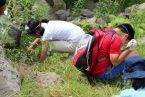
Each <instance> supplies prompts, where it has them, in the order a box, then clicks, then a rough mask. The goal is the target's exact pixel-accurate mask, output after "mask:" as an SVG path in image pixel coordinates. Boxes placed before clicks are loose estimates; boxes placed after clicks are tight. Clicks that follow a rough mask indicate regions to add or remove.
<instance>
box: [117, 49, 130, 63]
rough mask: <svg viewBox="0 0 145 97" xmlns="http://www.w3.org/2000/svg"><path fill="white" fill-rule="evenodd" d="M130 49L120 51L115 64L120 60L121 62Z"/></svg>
mask: <svg viewBox="0 0 145 97" xmlns="http://www.w3.org/2000/svg"><path fill="white" fill-rule="evenodd" d="M131 52H132V51H131V50H129V49H126V50H124V51H123V52H121V54H120V55H119V56H118V60H117V61H118V62H117V64H120V63H121V62H123V61H124V60H125V58H127V56H128V55H129V54H130V53H131Z"/></svg>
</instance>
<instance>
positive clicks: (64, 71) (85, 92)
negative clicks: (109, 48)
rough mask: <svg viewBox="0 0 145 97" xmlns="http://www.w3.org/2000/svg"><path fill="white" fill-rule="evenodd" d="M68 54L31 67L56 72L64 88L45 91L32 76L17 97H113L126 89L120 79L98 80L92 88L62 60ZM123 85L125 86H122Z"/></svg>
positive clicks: (56, 87) (56, 56)
mask: <svg viewBox="0 0 145 97" xmlns="http://www.w3.org/2000/svg"><path fill="white" fill-rule="evenodd" d="M144 46H145V45H142V46H139V47H137V49H138V51H139V52H140V54H141V56H145V52H143V47H144ZM62 56H66V54H57V53H55V54H54V55H53V56H52V57H49V58H48V59H47V60H46V61H45V62H44V63H38V62H36V63H35V64H33V65H31V67H32V69H33V72H37V71H43V72H50V71H51V72H56V73H57V74H60V75H61V76H62V77H63V78H64V84H63V85H62V86H55V87H48V88H47V89H43V88H41V87H39V86H38V85H37V83H36V82H35V80H33V79H32V78H31V77H30V76H28V77H26V78H25V79H24V81H23V84H22V90H21V92H20V93H19V94H18V96H17V97H69V96H72V97H111V96H112V95H116V94H118V93H119V92H120V90H122V89H123V88H125V85H124V83H123V81H122V80H121V79H120V78H116V79H114V80H97V81H96V84H95V86H91V85H90V84H89V83H88V81H87V80H86V78H85V77H82V76H80V75H79V73H80V72H79V71H78V70H77V69H76V68H75V67H74V66H73V65H72V62H71V60H60V58H61V57H62ZM122 85H123V86H122Z"/></svg>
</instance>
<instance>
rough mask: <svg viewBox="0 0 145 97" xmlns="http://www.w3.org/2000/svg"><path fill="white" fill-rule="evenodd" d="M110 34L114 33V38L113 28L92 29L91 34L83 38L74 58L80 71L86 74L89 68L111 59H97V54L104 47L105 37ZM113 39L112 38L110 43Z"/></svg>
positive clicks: (74, 62)
mask: <svg viewBox="0 0 145 97" xmlns="http://www.w3.org/2000/svg"><path fill="white" fill-rule="evenodd" d="M109 33H112V37H113V35H114V31H113V30H112V28H101V29H92V30H90V32H89V33H87V34H85V35H83V36H82V38H81V40H80V42H79V44H78V46H77V47H76V51H75V54H74V58H73V64H74V65H75V67H76V68H77V69H78V70H80V71H82V72H86V69H87V68H88V67H90V66H93V65H95V64H97V63H98V62H101V61H103V60H105V59H107V58H109V56H106V57H104V58H101V59H97V54H98V51H99V49H100V47H101V45H102V42H103V39H104V36H105V35H106V34H109ZM112 37H111V38H110V41H111V39H112Z"/></svg>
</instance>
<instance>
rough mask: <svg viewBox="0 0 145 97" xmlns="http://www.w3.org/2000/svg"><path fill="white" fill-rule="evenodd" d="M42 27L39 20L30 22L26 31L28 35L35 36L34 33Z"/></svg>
mask: <svg viewBox="0 0 145 97" xmlns="http://www.w3.org/2000/svg"><path fill="white" fill-rule="evenodd" d="M40 26H41V23H40V21H38V20H30V21H28V23H27V24H26V25H25V31H26V32H27V34H34V31H35V30H36V29H37V28H39V27H40Z"/></svg>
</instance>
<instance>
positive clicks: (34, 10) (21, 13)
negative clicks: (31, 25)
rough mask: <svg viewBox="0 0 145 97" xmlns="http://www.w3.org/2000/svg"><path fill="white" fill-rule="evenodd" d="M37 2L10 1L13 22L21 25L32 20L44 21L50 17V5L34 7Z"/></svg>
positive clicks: (28, 0) (31, 0)
mask: <svg viewBox="0 0 145 97" xmlns="http://www.w3.org/2000/svg"><path fill="white" fill-rule="evenodd" d="M34 3H35V0H19V1H17V0H9V3H8V7H9V9H10V10H9V11H10V12H9V13H10V17H12V18H11V20H12V21H13V22H14V23H17V25H21V24H23V23H25V22H26V21H28V20H30V19H44V18H47V17H48V5H47V4H42V5H39V6H38V5H37V4H36V6H32V5H33V4H34Z"/></svg>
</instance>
